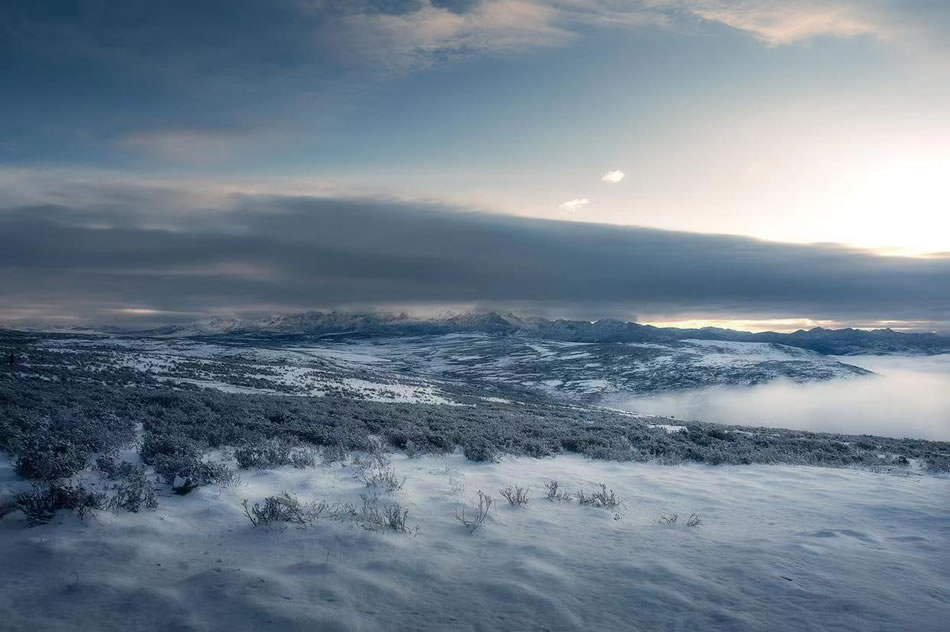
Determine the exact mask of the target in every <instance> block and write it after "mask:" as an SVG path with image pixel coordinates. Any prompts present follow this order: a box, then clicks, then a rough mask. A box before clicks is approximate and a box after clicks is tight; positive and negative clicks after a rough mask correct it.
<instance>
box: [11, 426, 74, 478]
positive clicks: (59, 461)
mask: <svg viewBox="0 0 950 632" xmlns="http://www.w3.org/2000/svg"><path fill="white" fill-rule="evenodd" d="M88 458H89V457H88V455H86V454H84V453H83V451H81V450H80V448H79V447H78V446H76V445H75V444H73V443H69V442H67V441H63V440H57V439H47V438H42V437H38V438H35V439H33V440H32V441H30V442H29V443H28V444H27V445H25V446H23V447H22V448H21V450H20V452H19V454H17V459H16V465H15V468H16V473H17V474H19V475H20V476H22V477H23V478H28V479H32V480H36V481H42V482H44V483H51V482H53V481H58V480H61V479H65V478H69V477H70V476H72V475H73V474H75V473H76V472H79V471H80V470H82V469H83V468H85V467H86V464H87V463H88Z"/></svg>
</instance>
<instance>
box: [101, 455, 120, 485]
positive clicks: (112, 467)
mask: <svg viewBox="0 0 950 632" xmlns="http://www.w3.org/2000/svg"><path fill="white" fill-rule="evenodd" d="M123 463H124V462H122V463H120V462H119V461H117V460H116V458H115V457H114V456H112V455H111V454H101V455H99V456H98V457H96V469H97V470H99V471H100V472H102V473H103V474H104V475H105V476H106V478H109V479H114V478H116V477H117V476H118V475H119V467H120V465H122V464H123Z"/></svg>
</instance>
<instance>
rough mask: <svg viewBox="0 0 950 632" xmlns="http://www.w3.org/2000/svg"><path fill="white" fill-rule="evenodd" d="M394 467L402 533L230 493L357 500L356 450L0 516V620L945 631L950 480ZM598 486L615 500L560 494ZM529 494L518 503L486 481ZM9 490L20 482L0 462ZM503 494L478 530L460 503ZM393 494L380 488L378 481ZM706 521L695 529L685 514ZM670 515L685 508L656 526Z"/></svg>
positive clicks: (587, 464)
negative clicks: (309, 464)
mask: <svg viewBox="0 0 950 632" xmlns="http://www.w3.org/2000/svg"><path fill="white" fill-rule="evenodd" d="M392 463H393V466H394V468H395V470H396V471H397V473H398V474H399V475H400V477H405V485H404V487H403V488H402V489H401V490H399V491H396V492H394V493H393V494H392V497H391V500H395V501H398V502H400V503H401V504H402V505H403V506H405V507H406V508H408V509H409V511H410V513H409V524H410V525H418V526H419V531H418V534H417V535H416V536H415V537H413V536H411V535H407V534H399V533H389V532H385V533H377V532H370V531H366V530H363V529H361V528H359V527H358V526H355V525H352V524H346V523H341V522H334V521H331V520H319V521H317V522H316V523H315V524H314V525H313V526H310V527H308V528H306V529H298V528H294V527H289V528H286V529H273V528H265V527H254V526H252V525H251V524H250V522H249V521H248V520H247V518H246V517H245V516H244V514H243V510H242V508H241V501H242V500H243V499H245V498H248V499H250V500H251V501H252V502H253V501H257V500H260V499H262V498H263V497H264V496H267V495H271V494H277V493H280V492H282V491H285V490H286V491H290V492H293V493H295V494H297V495H298V496H299V497H300V499H301V501H318V500H326V501H329V502H358V501H359V496H360V494H365V493H367V488H366V487H365V486H364V484H363V483H362V482H360V481H359V480H358V478H357V477H356V475H357V469H356V468H355V467H354V466H353V465H347V466H340V465H331V466H327V465H323V466H318V467H316V468H314V469H303V470H299V469H293V468H291V467H282V468H276V469H273V470H261V471H244V472H242V474H241V478H242V481H241V482H240V483H239V484H238V485H236V486H234V487H229V488H224V489H218V488H213V487H205V488H199V489H197V490H195V491H194V492H192V493H191V494H189V495H187V496H184V497H180V496H174V495H170V494H169V493H168V492H167V490H163V491H162V497H161V499H160V505H159V507H158V509H157V510H155V511H143V512H141V513H127V512H124V513H121V514H118V515H113V514H111V513H108V512H100V513H99V514H97V517H96V518H94V519H88V518H87V519H86V520H85V521H79V520H78V519H77V518H75V517H72V516H67V515H65V514H64V515H62V516H61V517H60V518H59V519H58V521H57V522H54V523H52V524H48V525H43V526H39V527H35V528H25V525H24V524H23V519H22V517H20V516H19V514H12V515H10V516H7V518H6V519H4V520H2V521H0V556H2V559H3V560H4V571H3V572H0V612H3V613H4V618H3V620H2V622H0V628H2V629H4V630H17V631H27V630H29V631H33V630H63V631H67V630H69V631H72V630H89V629H97V630H129V629H136V630H229V631H230V630H262V629H273V630H484V631H487V630H696V631H709V630H729V631H733V630H763V631H765V630H844V631H847V630H853V631H855V632H867V631H871V630H881V631H884V630H914V631H915V632H930V631H933V632H937V631H942V630H946V629H947V628H946V622H947V620H948V618H950V480H948V479H947V478H940V477H936V476H925V475H916V474H911V475H893V474H880V473H873V472H868V471H860V470H851V469H845V470H834V469H822V468H810V467H785V466H735V467H721V466H720V467H708V466H676V467H670V466H660V465H651V464H631V463H617V462H604V461H591V460H587V459H584V458H582V457H578V456H559V457H556V458H550V459H542V460H538V459H526V458H517V459H516V458H505V459H503V460H502V461H501V462H499V463H473V462H470V461H466V460H465V459H464V457H462V456H461V455H457V454H455V455H449V456H443V457H435V456H432V457H422V458H418V459H408V458H407V457H405V456H404V455H400V454H396V455H393V457H392ZM551 479H557V480H559V481H560V483H561V486H562V488H564V489H566V490H567V491H569V492H572V491H578V490H584V491H591V490H593V489H595V488H596V487H597V485H598V484H599V483H601V482H602V483H604V484H606V485H607V486H608V487H609V488H611V489H613V490H615V491H616V493H617V495H618V496H620V497H621V498H622V499H623V502H624V507H623V509H622V510H620V512H619V514H620V516H619V519H616V516H615V515H614V513H613V512H610V511H607V510H604V509H598V508H594V507H590V506H581V505H579V504H578V503H577V502H551V501H548V500H546V499H545V498H544V488H543V484H544V483H545V482H547V481H548V480H551ZM513 484H518V485H526V486H528V487H529V489H530V498H529V503H528V505H527V506H523V507H515V506H509V505H508V504H507V503H505V501H504V500H503V499H501V498H500V497H499V494H498V493H497V490H499V489H500V488H502V487H504V486H507V485H513ZM0 485H2V488H11V487H16V486H22V485H23V482H22V481H17V480H16V478H15V476H14V475H13V473H12V469H11V467H10V464H9V462H7V461H3V462H2V463H0ZM478 490H483V491H485V492H486V493H488V494H489V495H491V496H493V497H494V498H495V501H496V502H495V505H494V506H493V507H492V509H491V512H490V514H489V517H488V519H487V521H486V522H485V524H484V525H483V527H482V528H481V529H478V530H477V531H475V532H473V533H470V532H469V531H468V530H467V529H466V528H465V527H464V526H463V525H462V524H460V523H459V522H458V521H457V520H456V518H455V514H456V511H457V510H458V509H459V508H460V507H462V506H465V507H468V508H469V511H470V510H471V505H472V503H473V500H474V498H475V497H476V495H477V492H478ZM387 499H389V497H387ZM694 512H695V513H697V514H699V515H700V516H701V519H702V525H700V526H698V527H694V528H689V527H686V526H685V521H686V518H687V516H688V515H689V514H691V513H694ZM672 513H677V514H678V515H679V520H678V522H677V524H675V525H672V526H668V525H661V524H658V519H659V518H660V517H661V516H662V515H670V514H672Z"/></svg>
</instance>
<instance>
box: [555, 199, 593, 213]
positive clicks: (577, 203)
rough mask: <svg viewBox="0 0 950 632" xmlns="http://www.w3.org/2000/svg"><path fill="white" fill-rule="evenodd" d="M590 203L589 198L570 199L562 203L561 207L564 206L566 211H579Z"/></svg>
mask: <svg viewBox="0 0 950 632" xmlns="http://www.w3.org/2000/svg"><path fill="white" fill-rule="evenodd" d="M588 204H590V200H588V199H587V198H576V199H573V200H568V201H567V202H565V203H564V204H562V205H561V208H563V209H564V210H566V211H579V210H581V209H582V208H584V207H585V206H587V205H588Z"/></svg>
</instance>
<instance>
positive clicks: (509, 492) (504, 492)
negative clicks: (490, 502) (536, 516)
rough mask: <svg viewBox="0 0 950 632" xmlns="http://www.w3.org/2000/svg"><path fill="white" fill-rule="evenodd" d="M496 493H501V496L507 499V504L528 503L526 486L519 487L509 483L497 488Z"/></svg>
mask: <svg viewBox="0 0 950 632" xmlns="http://www.w3.org/2000/svg"><path fill="white" fill-rule="evenodd" d="M498 493H499V494H501V496H502V498H504V499H505V500H507V501H508V504H509V505H527V504H528V488H527V487H520V486H518V485H515V486H514V487H512V486H511V485H509V486H508V487H505V488H504V489H499V490H498Z"/></svg>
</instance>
